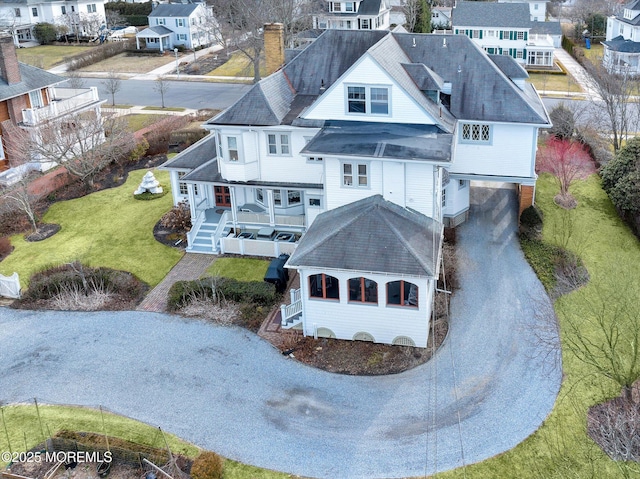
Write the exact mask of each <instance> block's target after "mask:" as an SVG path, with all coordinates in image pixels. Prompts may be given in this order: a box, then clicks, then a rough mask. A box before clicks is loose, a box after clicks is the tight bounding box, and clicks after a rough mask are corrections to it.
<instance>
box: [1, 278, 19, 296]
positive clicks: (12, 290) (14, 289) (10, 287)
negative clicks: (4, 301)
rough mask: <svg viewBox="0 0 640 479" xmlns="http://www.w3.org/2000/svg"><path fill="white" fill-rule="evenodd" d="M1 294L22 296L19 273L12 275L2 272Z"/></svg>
mask: <svg viewBox="0 0 640 479" xmlns="http://www.w3.org/2000/svg"><path fill="white" fill-rule="evenodd" d="M0 296H3V297H5V298H16V299H17V298H20V278H19V277H18V273H13V274H12V275H11V276H4V275H2V274H0Z"/></svg>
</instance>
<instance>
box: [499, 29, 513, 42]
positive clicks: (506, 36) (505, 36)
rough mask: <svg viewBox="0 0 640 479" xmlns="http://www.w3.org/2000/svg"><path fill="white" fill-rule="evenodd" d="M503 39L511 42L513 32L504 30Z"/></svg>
mask: <svg viewBox="0 0 640 479" xmlns="http://www.w3.org/2000/svg"><path fill="white" fill-rule="evenodd" d="M501 38H503V39H504V40H511V32H510V31H509V30H503V31H502V37H501Z"/></svg>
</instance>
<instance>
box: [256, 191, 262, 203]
mask: <svg viewBox="0 0 640 479" xmlns="http://www.w3.org/2000/svg"><path fill="white" fill-rule="evenodd" d="M256 201H257V202H258V203H261V204H264V191H263V189H262V188H256Z"/></svg>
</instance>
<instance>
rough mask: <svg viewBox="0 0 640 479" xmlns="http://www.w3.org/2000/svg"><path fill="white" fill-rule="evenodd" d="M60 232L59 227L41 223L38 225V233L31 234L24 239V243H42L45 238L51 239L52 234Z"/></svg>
mask: <svg viewBox="0 0 640 479" xmlns="http://www.w3.org/2000/svg"><path fill="white" fill-rule="evenodd" d="M58 231H60V225H58V224H54V223H43V224H40V225H38V232H37V233H31V234H30V235H27V236H25V237H24V239H25V240H26V241H29V242H34V241H42V240H46V239H47V238H51V237H52V236H53V235H54V234H56V233H57V232H58Z"/></svg>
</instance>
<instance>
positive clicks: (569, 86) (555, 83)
mask: <svg viewBox="0 0 640 479" xmlns="http://www.w3.org/2000/svg"><path fill="white" fill-rule="evenodd" d="M528 81H529V82H530V83H533V85H534V86H535V87H536V90H538V92H542V91H557V92H561V93H566V92H567V91H569V92H573V93H580V92H581V91H582V88H580V85H579V84H578V82H576V80H575V79H574V78H573V76H571V75H551V74H547V73H529V80H528Z"/></svg>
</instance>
